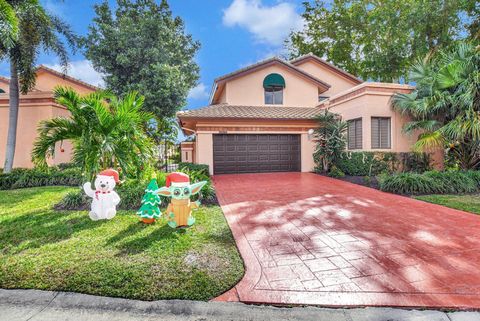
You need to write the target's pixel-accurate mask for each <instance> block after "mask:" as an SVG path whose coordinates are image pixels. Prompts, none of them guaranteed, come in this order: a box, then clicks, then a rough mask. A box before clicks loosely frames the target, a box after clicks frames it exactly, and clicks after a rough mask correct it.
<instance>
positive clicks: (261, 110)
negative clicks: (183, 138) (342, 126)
mask: <svg viewBox="0 0 480 321" xmlns="http://www.w3.org/2000/svg"><path fill="white" fill-rule="evenodd" d="M320 111H321V109H320V108H316V107H285V106H278V105H275V106H241V105H228V104H219V105H210V106H206V107H203V108H199V109H193V110H185V111H180V112H178V113H177V117H178V118H180V119H185V118H230V119H231V118H234V119H241V118H244V119H245V118H252V119H254V118H255V119H279V120H282V119H285V120H287V119H291V120H293V119H314V118H315V116H317V115H318V113H319V112H320Z"/></svg>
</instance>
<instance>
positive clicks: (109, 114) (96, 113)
mask: <svg viewBox="0 0 480 321" xmlns="http://www.w3.org/2000/svg"><path fill="white" fill-rule="evenodd" d="M54 94H55V98H56V101H57V103H59V104H61V105H63V106H65V107H66V108H67V109H68V111H69V112H70V114H71V117H70V118H64V117H56V118H53V119H49V120H45V121H43V122H42V123H41V124H40V126H39V128H38V132H39V136H38V138H37V140H36V141H35V144H34V149H33V152H32V160H33V162H34V163H35V164H36V165H37V166H40V167H45V166H46V165H47V162H46V161H47V159H48V158H49V157H52V156H54V151H55V144H56V143H58V142H63V141H64V140H69V141H71V142H72V143H73V148H74V153H73V161H74V162H75V163H76V164H77V165H79V166H81V167H82V169H83V171H84V173H85V174H86V175H87V176H89V177H92V176H93V175H95V173H98V172H99V171H100V170H102V169H105V168H109V167H115V168H116V167H117V166H119V167H121V168H122V170H123V172H124V173H125V174H126V175H128V176H138V175H139V174H140V172H141V170H142V168H143V167H144V166H146V165H148V164H149V163H150V161H151V159H152V155H153V142H152V140H151V139H150V138H149V137H148V135H147V134H146V124H147V123H148V122H149V120H150V119H152V118H153V115H151V114H149V113H146V112H143V111H142V106H143V101H144V98H143V97H142V96H139V95H138V94H137V93H136V92H132V93H128V94H126V95H124V97H123V98H122V99H118V98H117V97H115V96H113V95H112V94H110V93H107V92H96V93H92V94H89V95H86V96H80V95H78V94H77V93H76V92H75V91H73V90H72V89H69V88H63V87H57V88H56V89H55V92H54Z"/></svg>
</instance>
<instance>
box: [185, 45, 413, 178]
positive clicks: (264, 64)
mask: <svg viewBox="0 0 480 321" xmlns="http://www.w3.org/2000/svg"><path fill="white" fill-rule="evenodd" d="M412 89H413V87H411V86H409V85H401V84H393V83H376V82H375V83H374V82H363V81H362V80H360V79H358V78H357V77H355V76H353V75H351V74H349V73H347V72H345V71H343V70H341V69H339V68H337V67H335V66H334V65H332V64H330V63H328V62H326V61H324V60H322V59H320V58H318V57H316V56H314V55H312V54H309V55H305V56H302V57H300V58H297V59H295V60H291V61H285V60H282V59H280V58H271V59H267V60H264V61H261V62H259V63H257V64H254V65H251V66H248V67H246V68H243V69H240V70H237V71H235V72H232V73H230V74H227V75H224V76H222V77H219V78H217V79H215V81H214V84H213V88H212V93H211V97H210V105H209V106H206V107H203V108H199V109H195V110H187V111H181V112H179V113H178V114H177V117H178V119H179V123H180V125H181V127H182V130H183V131H184V133H185V134H186V135H191V134H195V141H194V142H185V143H182V160H183V161H186V162H193V163H198V164H207V165H209V167H210V172H211V173H212V174H224V173H252V172H277V171H302V172H309V171H312V170H313V169H314V166H315V164H314V161H313V153H314V150H315V142H314V140H313V135H312V134H313V129H314V128H316V127H317V126H318V124H317V122H316V121H315V116H316V115H318V114H319V112H321V111H322V110H323V109H325V108H328V109H329V110H330V111H331V112H334V113H337V114H340V115H341V116H342V119H343V120H345V121H347V122H348V135H347V138H348V149H349V150H352V151H389V152H408V151H410V148H411V146H412V144H413V142H414V140H415V138H414V137H409V136H406V135H405V134H403V133H402V127H403V124H404V123H405V121H406V120H405V119H404V118H403V117H402V115H400V114H399V113H397V112H395V111H393V110H392V108H391V103H390V99H391V97H392V96H393V95H394V94H395V93H396V92H404V93H407V92H410V91H411V90H412Z"/></svg>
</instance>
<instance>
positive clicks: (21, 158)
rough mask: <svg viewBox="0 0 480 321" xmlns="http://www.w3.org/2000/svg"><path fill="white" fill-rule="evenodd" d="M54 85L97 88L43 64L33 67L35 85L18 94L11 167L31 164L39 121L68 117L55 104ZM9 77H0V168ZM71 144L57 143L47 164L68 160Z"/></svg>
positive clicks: (80, 89) (82, 91)
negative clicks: (18, 103) (15, 139)
mask: <svg viewBox="0 0 480 321" xmlns="http://www.w3.org/2000/svg"><path fill="white" fill-rule="evenodd" d="M56 86H66V87H71V88H72V89H74V90H75V91H77V92H78V93H80V94H88V93H91V92H94V91H96V90H98V88H97V87H95V86H92V85H90V84H87V83H85V82H83V81H81V80H78V79H75V78H72V77H69V76H67V75H64V74H62V73H60V72H57V71H55V70H53V69H50V68H47V67H45V66H39V67H38V69H37V80H36V83H35V88H34V89H33V90H32V91H30V92H29V93H28V94H27V95H20V107H19V112H18V127H17V143H16V146H15V158H14V163H13V166H14V167H25V168H29V167H33V164H32V161H31V155H30V154H31V152H32V149H33V143H34V141H35V139H36V137H37V128H38V125H39V124H40V122H41V121H42V120H45V119H50V118H53V117H57V116H65V117H68V116H69V112H68V111H67V109H66V108H65V107H64V106H61V105H59V104H57V103H55V100H54V97H53V92H52V91H53V89H54V88H55V87H56ZM8 90H9V79H8V78H4V77H0V167H2V166H3V164H4V162H5V148H6V144H7V132H8V114H9V111H8V107H9V96H8ZM71 152H72V146H71V144H70V143H69V142H64V143H63V144H57V146H56V148H55V157H54V158H53V159H52V160H49V164H51V165H57V164H60V163H66V162H69V161H70V159H71Z"/></svg>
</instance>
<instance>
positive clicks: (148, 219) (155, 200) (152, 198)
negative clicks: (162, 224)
mask: <svg viewBox="0 0 480 321" xmlns="http://www.w3.org/2000/svg"><path fill="white" fill-rule="evenodd" d="M156 190H158V185H157V180H156V179H155V178H154V179H152V180H151V181H150V183H149V184H148V186H147V189H146V190H145V195H143V198H142V206H141V207H140V209H139V210H138V211H137V215H138V216H140V218H141V219H142V221H143V222H144V223H146V224H151V223H153V222H155V219H157V218H159V217H160V215H161V214H162V213H161V212H160V208H158V206H159V205H160V202H161V201H160V196H159V195H158V194H154V192H155V191H156Z"/></svg>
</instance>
